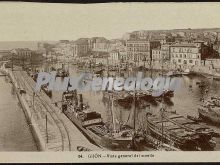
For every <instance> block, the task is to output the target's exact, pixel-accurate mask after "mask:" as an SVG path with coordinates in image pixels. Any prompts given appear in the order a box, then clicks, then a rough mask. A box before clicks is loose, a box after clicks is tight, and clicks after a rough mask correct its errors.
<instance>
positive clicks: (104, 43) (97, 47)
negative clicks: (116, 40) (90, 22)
mask: <svg viewBox="0 0 220 165" xmlns="http://www.w3.org/2000/svg"><path fill="white" fill-rule="evenodd" d="M109 47H110V42H109V40H107V39H106V38H104V37H98V38H96V40H95V42H94V43H93V49H92V51H96V52H109Z"/></svg>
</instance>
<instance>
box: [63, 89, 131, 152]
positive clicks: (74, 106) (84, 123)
mask: <svg viewBox="0 0 220 165" xmlns="http://www.w3.org/2000/svg"><path fill="white" fill-rule="evenodd" d="M71 95H72V96H71ZM66 96H67V97H66ZM72 98H74V99H72ZM77 98H78V97H77V94H76V93H74V92H73V93H72V94H71V93H70V92H65V93H64V94H63V99H62V111H63V113H64V114H65V115H66V116H67V117H68V118H69V119H70V120H71V121H72V122H73V124H75V125H76V126H77V127H78V128H79V129H80V130H81V131H82V132H83V133H84V134H85V135H86V136H87V137H88V139H90V140H91V141H92V142H94V143H95V144H97V145H98V146H100V147H104V148H108V149H110V150H130V149H129V145H130V143H131V140H132V129H131V128H130V127H129V126H127V125H123V126H121V127H120V130H116V129H113V130H112V129H110V128H109V127H108V126H107V125H106V124H105V123H104V122H103V120H102V117H101V114H100V113H98V112H95V111H93V110H91V109H90V108H89V106H86V105H84V104H83V102H82V95H80V101H79V103H78V99H77Z"/></svg>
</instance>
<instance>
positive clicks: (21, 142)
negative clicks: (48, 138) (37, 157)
mask: <svg viewBox="0 0 220 165" xmlns="http://www.w3.org/2000/svg"><path fill="white" fill-rule="evenodd" d="M0 91H1V92H0V105H1V106H0V125H1V127H0V151H37V147H36V144H35V141H34V139H33V136H32V133H31V130H30V128H29V126H28V124H27V122H26V119H25V115H24V112H23V111H22V109H21V107H20V104H19V101H18V99H17V96H16V94H15V91H14V89H13V86H12V84H11V83H10V82H9V79H8V78H7V77H4V76H1V77H0Z"/></svg>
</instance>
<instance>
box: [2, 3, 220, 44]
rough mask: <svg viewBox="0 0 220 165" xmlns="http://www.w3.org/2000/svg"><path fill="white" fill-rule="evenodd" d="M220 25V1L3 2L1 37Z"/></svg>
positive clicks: (113, 33) (37, 37)
mask: <svg viewBox="0 0 220 165" xmlns="http://www.w3.org/2000/svg"><path fill="white" fill-rule="evenodd" d="M213 27H220V3H148V4H147V3H109V4H45V3H44V4H40V3H21V2H20V3H19V2H18V3H6V2H4V3H3V2H0V40H1V41H26V40H60V39H70V40H75V39H77V38H80V37H93V36H103V37H106V38H108V39H112V38H120V37H122V35H123V34H124V33H125V32H131V31H135V30H153V29H175V28H213Z"/></svg>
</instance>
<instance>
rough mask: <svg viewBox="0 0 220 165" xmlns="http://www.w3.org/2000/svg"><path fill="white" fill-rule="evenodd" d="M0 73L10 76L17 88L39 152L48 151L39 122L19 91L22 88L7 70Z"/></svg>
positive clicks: (0, 70)
mask: <svg viewBox="0 0 220 165" xmlns="http://www.w3.org/2000/svg"><path fill="white" fill-rule="evenodd" d="M0 72H2V73H3V74H6V75H8V77H9V78H10V80H11V82H12V84H13V86H14V88H15V92H16V95H17V98H18V100H19V102H20V104H21V107H22V110H23V112H24V114H25V118H26V120H27V123H28V125H29V127H30V129H31V132H32V135H33V137H34V140H35V142H36V145H37V148H38V150H39V151H46V150H47V147H46V142H45V140H44V138H43V136H42V134H41V133H40V129H39V127H38V126H37V122H36V121H35V119H34V118H33V117H32V112H31V110H30V107H29V105H28V103H27V102H26V100H25V99H24V97H23V95H22V94H20V91H19V89H21V87H19V86H18V83H17V82H16V80H15V78H14V76H13V73H12V72H10V71H8V70H5V69H3V68H0Z"/></svg>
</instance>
